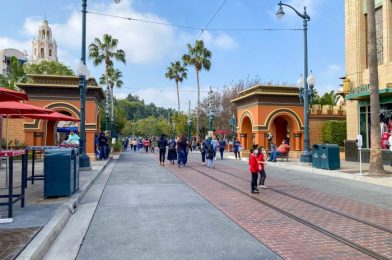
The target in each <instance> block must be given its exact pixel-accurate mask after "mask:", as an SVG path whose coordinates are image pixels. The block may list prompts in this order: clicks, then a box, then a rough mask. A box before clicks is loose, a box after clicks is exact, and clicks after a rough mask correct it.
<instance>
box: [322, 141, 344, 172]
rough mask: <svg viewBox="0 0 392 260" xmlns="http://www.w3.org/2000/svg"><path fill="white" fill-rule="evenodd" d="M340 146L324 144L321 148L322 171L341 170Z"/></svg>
mask: <svg viewBox="0 0 392 260" xmlns="http://www.w3.org/2000/svg"><path fill="white" fill-rule="evenodd" d="M339 152H340V150H339V145H337V144H322V145H321V146H320V154H319V155H320V165H321V169H326V170H337V169H340V156H339Z"/></svg>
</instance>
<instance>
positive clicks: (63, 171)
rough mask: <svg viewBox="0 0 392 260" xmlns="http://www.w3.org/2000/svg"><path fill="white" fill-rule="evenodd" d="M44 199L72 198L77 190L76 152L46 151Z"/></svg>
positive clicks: (72, 150)
mask: <svg viewBox="0 0 392 260" xmlns="http://www.w3.org/2000/svg"><path fill="white" fill-rule="evenodd" d="M44 175H45V180H44V197H45V198H49V197H62V196H70V195H72V194H73V193H74V188H75V186H74V185H75V184H74V181H75V150H74V149H50V150H45V157H44Z"/></svg>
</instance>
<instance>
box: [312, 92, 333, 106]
mask: <svg viewBox="0 0 392 260" xmlns="http://www.w3.org/2000/svg"><path fill="white" fill-rule="evenodd" d="M313 104H319V105H331V106H333V105H335V91H333V90H332V91H330V92H326V93H324V94H323V95H322V96H321V97H320V96H319V95H318V94H317V92H315V94H314V96H313Z"/></svg>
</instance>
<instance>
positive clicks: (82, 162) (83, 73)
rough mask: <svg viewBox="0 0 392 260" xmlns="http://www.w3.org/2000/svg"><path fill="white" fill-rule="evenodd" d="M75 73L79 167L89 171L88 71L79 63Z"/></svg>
mask: <svg viewBox="0 0 392 260" xmlns="http://www.w3.org/2000/svg"><path fill="white" fill-rule="evenodd" d="M76 73H77V74H78V76H79V89H80V133H79V135H80V140H79V151H80V159H79V167H80V169H82V170H83V169H86V170H88V169H90V168H91V164H90V158H89V157H88V155H87V154H86V107H85V104H86V91H87V87H86V79H87V80H88V78H89V77H90V72H89V71H88V69H87V67H86V65H85V64H84V63H83V62H82V61H80V62H79V65H78V67H77V68H76Z"/></svg>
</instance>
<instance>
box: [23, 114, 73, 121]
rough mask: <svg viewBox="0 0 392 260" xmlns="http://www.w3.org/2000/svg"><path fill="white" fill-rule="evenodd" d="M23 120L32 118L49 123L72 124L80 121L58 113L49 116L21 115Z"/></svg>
mask: <svg viewBox="0 0 392 260" xmlns="http://www.w3.org/2000/svg"><path fill="white" fill-rule="evenodd" d="M22 116H23V117H25V118H32V119H43V120H49V121H73V122H79V121H80V119H78V118H75V117H72V116H67V115H64V114H62V113H59V112H53V113H50V114H24V115H22Z"/></svg>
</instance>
